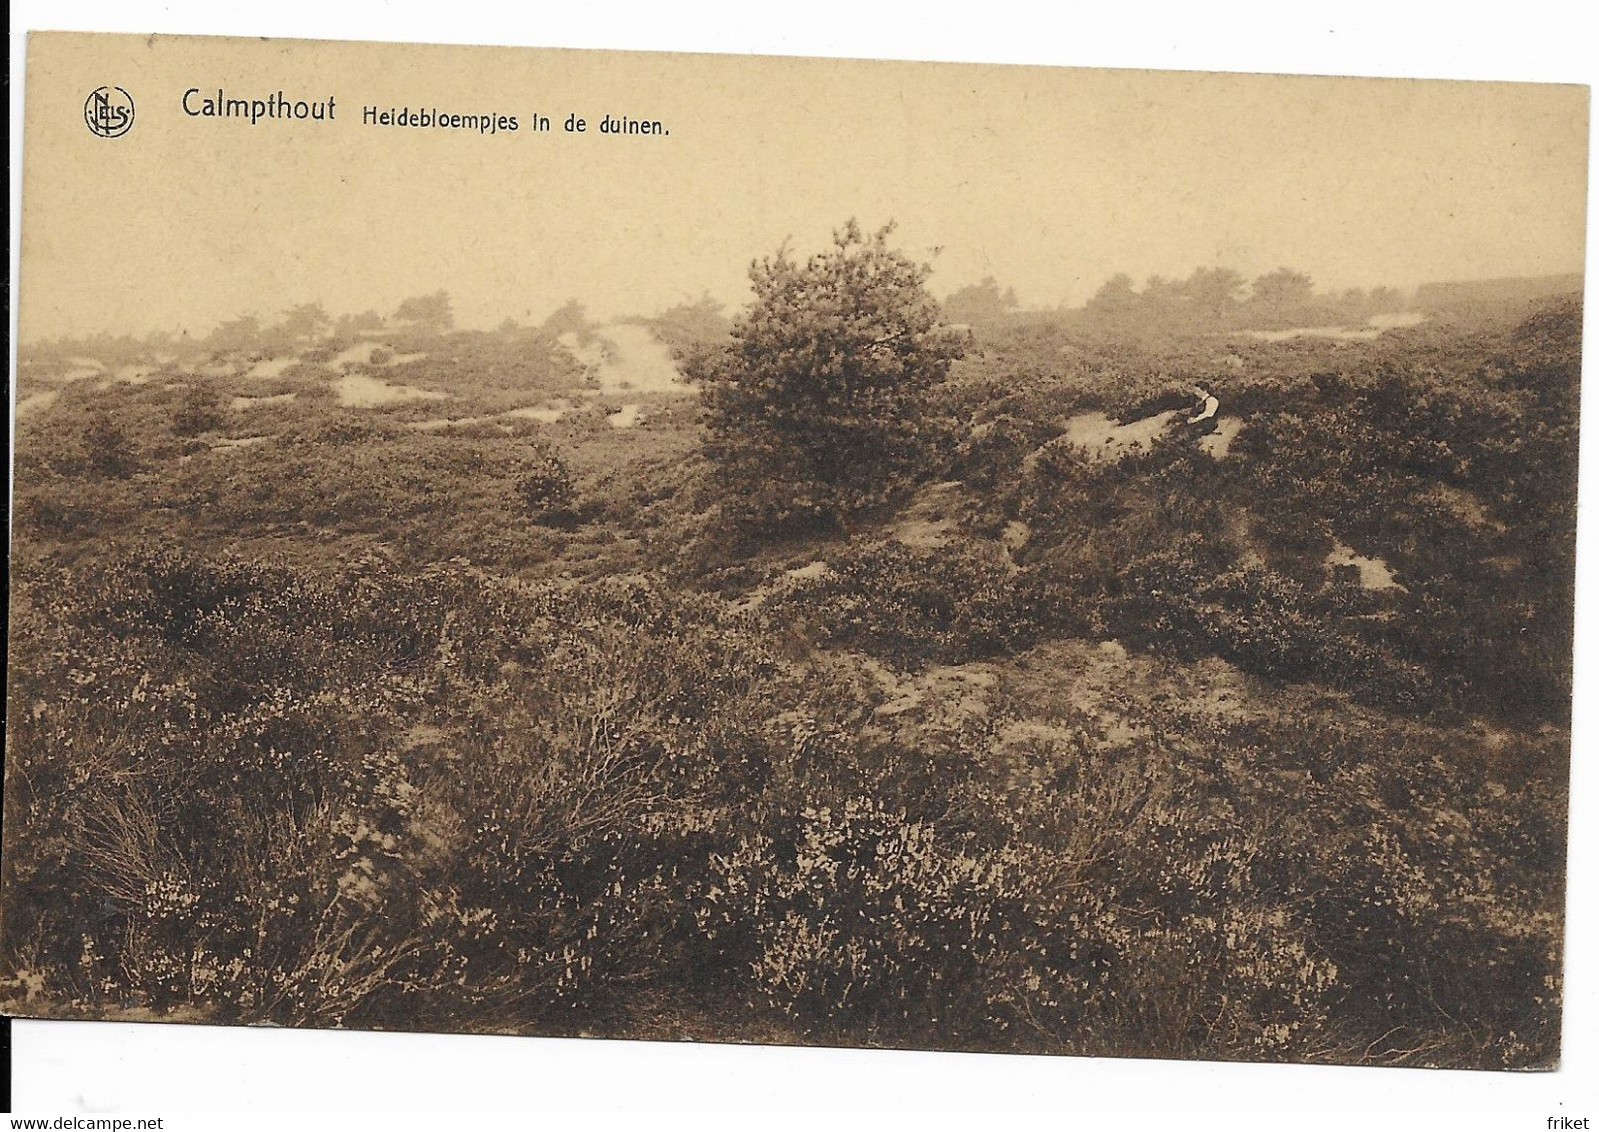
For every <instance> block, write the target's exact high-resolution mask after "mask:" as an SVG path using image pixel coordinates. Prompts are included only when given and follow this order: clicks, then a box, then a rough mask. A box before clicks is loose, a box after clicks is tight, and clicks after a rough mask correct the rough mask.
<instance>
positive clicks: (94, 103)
mask: <svg viewBox="0 0 1599 1132" xmlns="http://www.w3.org/2000/svg"><path fill="white" fill-rule="evenodd" d="M83 120H84V122H85V123H86V124H87V125H88V127H89V131H90V132H91V133H94V134H97V135H99V136H100V137H102V138H120V137H121V136H122V135H123V134H125V133H127V132H128V131H129V130H131V129H133V95H131V94H129V93H128V92H127V91H125V90H123V89H122V88H121V87H119V86H103V87H100V88H98V89H97V90H94V91H91V92H90V94H89V99H88V101H87V102H85V103H84V104H83Z"/></svg>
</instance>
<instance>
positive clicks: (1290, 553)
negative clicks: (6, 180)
mask: <svg viewBox="0 0 1599 1132" xmlns="http://www.w3.org/2000/svg"><path fill="white" fill-rule="evenodd" d="M1588 109H1589V108H1588V90H1587V88H1585V87H1579V86H1562V85H1555V84H1525V83H1524V84H1511V83H1489V82H1453V81H1437V80H1433V81H1400V80H1377V79H1340V78H1310V77H1282V76H1276V77H1274V76H1262V75H1221V74H1199V73H1178V72H1170V73H1162V72H1153V71H1110V70H1064V69H1051V68H1040V67H1021V66H999V65H955V64H930V63H903V62H882V61H877V62H870V61H843V60H817V59H796V58H776V57H761V58H754V57H736V56H710V55H705V56H695V55H675V54H639V53H635V54H627V53H610V52H583V51H557V50H533V49H510V48H475V47H470V48H469V47H444V46H429V47H423V46H408V45H398V44H359V43H332V42H315V41H293V40H244V39H221V38H217V39H207V38H185V37H167V36H155V37H146V36H137V37H135V36H119V35H87V34H72V33H36V34H34V35H32V36H31V37H30V39H29V43H28V61H27V94H26V135H25V141H24V147H25V148H24V175H23V215H22V231H21V244H22V250H21V290H20V294H19V296H18V305H19V324H20V325H19V335H18V345H17V361H16V365H15V369H14V379H13V380H14V390H13V413H14V417H13V420H14V430H15V433H14V435H15V440H14V446H15V473H14V499H13V508H12V513H11V521H12V527H11V530H12V555H13V557H12V563H13V567H12V568H13V574H12V588H11V597H10V601H11V607H10V617H11V632H10V637H9V645H8V647H9V658H8V659H9V674H8V677H7V688H6V696H7V704H6V717H7V724H8V725H7V729H6V732H7V733H6V751H5V786H6V789H5V826H4V845H3V873H0V1009H3V1010H4V1011H5V1012H7V1013H11V1014H15V1015H20V1016H24V1017H41V1018H94V1019H140V1020H157V1021H159V1020H166V1021H184V1022H205V1023H217V1024H234V1025H239V1024H271V1025H282V1026H301V1027H344V1028H352V1029H372V1030H396V1029H403V1030H418V1031H430V1032H450V1033H505V1034H542V1035H600V1036H610V1037H630V1038H669V1039H691V1040H702V1041H728V1042H758V1043H783V1044H827V1045H844V1046H860V1047H895V1048H908V1049H939V1050H980V1051H996V1052H1019V1053H1051V1054H1077V1055H1112V1056H1129V1057H1132V1056H1136V1057H1162V1058H1187V1059H1211V1060H1229V1061H1237V1060H1246V1061H1273V1062H1283V1061H1287V1062H1314V1063H1333V1064H1359V1065H1384V1066H1439V1067H1452V1068H1470V1069H1545V1068H1550V1067H1553V1066H1554V1065H1555V1064H1556V1063H1557V1062H1558V1059H1559V1056H1560V1034H1561V1004H1562V986H1563V984H1562V971H1563V962H1564V956H1563V934H1564V918H1563V909H1564V899H1565V875H1566V873H1565V861H1566V828H1567V778H1568V768H1569V764H1570V722H1571V708H1572V680H1571V669H1572V652H1573V621H1572V615H1573V587H1574V579H1575V571H1574V549H1575V530H1576V490H1577V438H1578V427H1577V426H1578V386H1579V371H1580V358H1581V326H1582V279H1583V270H1584V262H1583V248H1584V237H1585V230H1584V206H1585V199H1586V191H1587V190H1586V184H1587V181H1586V178H1587V161H1588V154H1587V137H1588Z"/></svg>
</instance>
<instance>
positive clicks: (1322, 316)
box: [944, 267, 1411, 331]
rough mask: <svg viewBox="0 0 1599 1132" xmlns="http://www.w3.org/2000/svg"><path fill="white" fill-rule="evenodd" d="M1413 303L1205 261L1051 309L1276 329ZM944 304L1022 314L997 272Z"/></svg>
mask: <svg viewBox="0 0 1599 1132" xmlns="http://www.w3.org/2000/svg"><path fill="white" fill-rule="evenodd" d="M1410 306H1411V304H1410V302H1409V300H1408V298H1407V296H1406V295H1405V294H1404V293H1403V292H1401V291H1399V290H1398V289H1397V288H1394V287H1373V288H1371V289H1370V290H1364V289H1361V288H1359V287H1353V288H1350V289H1348V290H1346V291H1343V292H1341V293H1337V294H1332V293H1323V292H1318V291H1317V290H1316V285H1315V281H1314V280H1312V278H1311V277H1310V276H1309V275H1307V274H1306V273H1304V272H1302V271H1296V270H1294V269H1292V268H1288V267H1279V268H1278V269H1277V270H1275V271H1270V272H1267V273H1266V274H1264V275H1261V276H1259V277H1257V278H1256V279H1254V280H1253V281H1250V280H1248V279H1246V278H1245V277H1244V275H1242V274H1241V273H1240V272H1237V271H1234V270H1233V269H1232V268H1228V267H1199V268H1195V269H1194V271H1193V273H1192V274H1191V275H1189V276H1188V277H1187V278H1186V279H1168V278H1166V277H1165V276H1161V275H1152V276H1150V277H1149V278H1148V279H1146V280H1145V281H1144V283H1143V286H1142V287H1140V286H1139V285H1138V284H1137V283H1135V282H1134V280H1133V277H1132V276H1130V275H1127V274H1125V273H1122V274H1118V275H1114V276H1112V277H1111V278H1110V279H1108V280H1106V281H1105V283H1104V284H1103V285H1102V286H1101V287H1100V288H1099V290H1098V291H1096V292H1095V293H1094V295H1093V297H1092V298H1090V299H1089V300H1088V302H1087V303H1086V304H1085V305H1084V306H1083V307H1082V308H1080V309H1075V310H1073V309H1063V310H1057V311H1052V312H1049V314H1050V317H1052V318H1064V319H1067V320H1069V321H1072V322H1074V323H1079V324H1082V325H1084V326H1086V327H1108V328H1115V329H1117V330H1118V331H1125V330H1134V331H1136V330H1138V329H1139V328H1140V327H1146V328H1148V329H1152V330H1153V329H1169V330H1176V331H1192V330H1195V329H1239V328H1244V327H1249V328H1254V329H1261V330H1272V329H1279V328H1285V327H1291V326H1347V325H1352V324H1359V323H1363V322H1365V321H1366V320H1367V319H1368V318H1370V317H1371V316H1372V315H1376V314H1392V313H1397V312H1400V311H1404V310H1407V309H1409V307H1410ZM944 310H945V312H946V313H947V314H948V316H949V318H950V319H951V321H954V322H964V323H971V324H977V323H983V322H991V321H993V320H994V319H997V318H1005V317H1008V316H1012V315H1018V314H1021V313H1022V312H1021V308H1020V304H1019V303H1018V302H1017V299H1016V294H1015V292H1014V291H1012V290H1009V289H1007V290H1005V291H1003V292H1002V291H1001V290H1000V286H999V284H998V283H997V282H996V281H995V280H994V279H993V278H992V277H990V278H987V279H984V280H983V281H982V282H980V283H976V284H973V285H971V286H967V287H963V288H961V289H960V290H958V291H956V292H955V293H954V294H952V295H950V296H949V298H948V299H946V300H945V302H944Z"/></svg>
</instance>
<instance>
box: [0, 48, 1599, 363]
mask: <svg viewBox="0 0 1599 1132" xmlns="http://www.w3.org/2000/svg"><path fill="white" fill-rule="evenodd" d="M28 84H29V86H28V105H27V110H26V113H27V129H28V133H27V136H26V139H25V156H24V170H25V173H24V188H23V251H22V255H23V259H22V279H21V305H20V320H21V335H22V337H23V338H25V339H27V338H35V337H41V336H54V335H57V334H62V333H69V334H80V333H92V332H94V331H98V330H112V331H133V332H136V333H142V332H145V331H148V330H152V329H158V328H165V329H173V330H182V329H187V330H189V331H191V332H194V333H204V332H205V331H207V330H209V329H210V328H211V327H212V326H214V325H215V324H216V323H217V322H219V321H221V320H223V319H226V318H230V317H233V316H235V315H238V314H241V313H247V312H253V313H256V314H258V315H260V316H261V317H263V318H266V319H272V318H275V317H277V315H278V314H279V313H280V312H281V311H282V310H284V309H285V308H286V307H288V306H290V305H293V304H295V303H300V302H305V301H310V300H320V301H322V302H323V303H324V304H325V305H326V306H327V308H328V309H329V311H330V312H332V313H335V314H337V313H340V312H343V311H359V310H364V309H367V308H375V309H377V310H379V311H383V312H387V311H389V310H392V309H393V308H394V306H396V305H397V304H398V303H399V301H400V300H402V299H403V298H405V297H407V296H409V295H415V294H420V293H425V292H431V291H435V290H438V289H440V288H443V289H444V290H447V291H449V292H450V294H451V296H452V297H453V299H454V305H455V310H456V314H457V321H458V323H459V324H461V325H465V326H492V325H494V324H496V323H498V322H499V321H500V320H501V319H503V318H506V317H514V318H518V319H521V320H523V321H538V320H541V319H542V318H543V317H544V316H545V315H546V314H548V313H549V312H550V311H551V310H553V309H554V308H555V307H557V306H559V305H560V304H561V303H562V302H564V301H566V300H567V299H570V298H576V299H578V300H579V301H581V302H583V303H585V304H586V305H588V306H589V307H590V309H591V310H593V311H595V312H596V313H598V314H601V315H615V314H627V313H639V314H648V313H653V312H655V311H657V310H659V309H661V308H662V307H664V306H666V305H669V304H670V303H672V302H674V301H677V300H679V299H682V298H686V297H693V296H696V295H698V294H699V293H700V292H702V291H708V292H710V293H711V294H712V295H714V296H715V297H717V298H719V299H722V300H724V301H726V302H728V303H729V305H730V306H735V305H737V304H740V303H742V302H743V301H744V300H745V298H746V297H747V287H746V272H747V268H748V265H749V261H750V260H751V259H752V258H754V257H757V256H762V255H766V254H769V253H771V252H772V251H774V250H775V249H776V248H777V247H778V245H779V244H780V243H782V242H783V241H784V240H785V239H788V240H789V241H790V244H791V246H792V247H793V248H794V249H795V250H796V251H797V252H799V253H802V254H803V253H806V252H809V251H811V250H818V249H820V248H822V247H824V246H825V245H826V242H827V240H828V235H829V233H830V231H831V230H832V229H833V228H834V227H836V226H838V225H839V224H841V223H842V222H843V221H844V220H846V219H848V218H850V217H852V216H853V217H856V218H858V219H859V220H860V221H861V223H862V224H863V225H866V226H871V227H875V226H877V225H879V224H881V223H883V222H885V221H887V220H889V219H893V220H895V221H896V222H897V223H898V226H899V227H898V232H897V235H896V237H895V243H896V244H897V246H899V247H900V248H901V249H903V250H904V251H906V252H907V253H909V254H911V255H913V256H915V257H917V258H920V259H932V260H933V262H934V265H935V274H934V277H933V282H932V286H933V290H934V291H935V292H936V293H938V294H940V295H942V294H946V293H948V292H949V291H951V290H953V289H954V288H956V287H958V286H961V285H962V284H965V283H969V282H975V281H977V280H978V279H980V278H982V277H983V276H987V275H992V276H994V277H995V278H996V279H998V280H999V281H1000V283H1001V284H1002V285H1005V286H1011V287H1014V288H1015V289H1016V291H1017V293H1018V295H1019V296H1020V297H1021V299H1022V301H1023V303H1024V304H1025V305H1029V306H1045V305H1055V304H1057V303H1061V302H1067V303H1073V304H1075V303H1080V302H1081V301H1083V300H1084V299H1085V298H1087V297H1088V295H1090V294H1091V293H1092V292H1093V291H1094V290H1095V289H1096V288H1097V287H1098V286H1099V285H1100V283H1102V282H1103V281H1104V280H1105V279H1106V278H1108V277H1109V276H1110V275H1112V274H1114V273H1116V272H1122V271H1124V272H1127V273H1128V274H1130V275H1132V276H1133V277H1134V278H1135V279H1138V280H1140V281H1142V280H1143V279H1144V278H1145V277H1146V276H1148V275H1151V274H1157V273H1158V274H1163V275H1168V276H1182V275H1187V274H1188V273H1189V272H1190V271H1192V270H1193V268H1194V267H1196V266H1200V265H1225V266H1231V267H1235V268H1237V269H1238V270H1240V271H1242V272H1244V273H1245V274H1246V275H1249V276H1253V275H1256V274H1259V273H1261V272H1263V271H1268V270H1271V269H1272V268H1275V267H1278V266H1283V265H1286V266H1291V267H1295V268H1298V269H1300V270H1304V271H1307V272H1309V273H1310V274H1311V276H1312V277H1313V278H1314V279H1315V280H1316V283H1317V285H1318V287H1319V288H1321V289H1324V290H1338V289H1342V288H1345V287H1349V286H1370V285H1374V284H1379V283H1386V284H1392V285H1396V286H1401V287H1409V286H1414V285H1415V284H1417V283H1420V282H1426V281H1430V280H1442V279H1470V278H1489V277H1497V276H1511V275H1538V274H1548V273H1555V272H1578V271H1581V270H1582V267H1583V263H1582V248H1583V206H1584V200H1585V196H1586V184H1585V179H1584V178H1585V167H1586V139H1587V123H1586V114H1587V100H1586V94H1585V92H1584V91H1583V90H1582V88H1579V87H1574V86H1551V85H1512V84H1491V83H1480V82H1448V81H1410V80H1381V79H1328V78H1296V77H1261V76H1233V75H1201V74H1193V73H1187V74H1183V73H1159V72H1149V71H1073V70H1061V69H1047V68H1037V67H1006V66H997V65H951V64H916V63H894V62H845V61H837V60H788V59H775V58H769V57H768V58H759V59H740V58H734V57H726V56H688V55H643V54H634V55H612V54H604V53H598V52H573V51H558V52H557V51H545V52H539V51H531V50H527V49H503V48H462V47H453V48H443V47H426V48H419V47H407V46H402V45H389V44H383V45H379V44H369V45H352V44H316V43H310V42H304V41H289V40H276V41H258V40H220V39H209V40H180V39H172V38H157V39H154V40H148V41H147V40H146V39H144V38H139V37H65V36H62V37H55V38H50V37H47V36H43V35H36V36H35V37H34V38H33V40H32V41H31V44H30V62H29V72H28ZM101 84H113V85H117V86H121V87H123V88H125V89H127V90H128V91H129V92H130V93H131V94H132V95H133V97H134V99H135V102H136V106H137V116H136V119H135V123H134V126H133V128H132V129H131V130H130V131H129V132H128V133H127V134H126V135H124V136H122V137H119V138H113V139H107V138H101V137H97V136H95V135H94V134H93V133H91V132H90V131H89V130H88V128H87V127H86V126H85V123H84V120H83V103H84V100H85V98H86V96H87V94H88V92H89V91H91V90H93V89H94V88H95V87H97V86H99V85H101ZM219 86H220V87H222V88H224V89H226V91H227V92H228V95H229V96H230V97H235V96H236V97H243V98H259V97H264V96H267V95H270V94H274V93H276V92H277V91H278V90H283V91H284V92H285V93H286V95H287V97H288V98H289V99H291V100H293V99H307V100H311V101H317V100H322V99H325V98H327V97H329V96H332V97H333V98H334V100H335V103H336V118H335V120H334V121H333V122H332V123H313V122H286V121H262V122H260V123H259V124H257V125H255V126H251V125H249V124H248V123H247V122H243V121H238V120H230V119H215V118H205V117H190V116H188V115H186V114H185V113H184V112H183V108H182V99H183V94H184V91H185V90H186V89H189V88H199V89H200V90H201V91H202V95H201V96H195V97H194V98H192V99H191V105H195V104H196V102H197V100H198V98H200V97H203V96H204V95H209V94H211V93H212V92H214V91H215V90H216V89H217V88H218V87H219ZM366 105H373V106H377V107H380V108H383V109H388V108H390V107H401V106H410V107H412V108H415V107H417V106H419V105H426V106H437V107H442V108H444V109H445V110H448V111H454V112H461V113H472V112H483V111H488V112H494V113H503V114H514V115H516V116H517V117H518V118H519V119H520V120H521V122H522V129H520V130H518V131H517V132H516V133H514V134H508V135H500V136H481V135H479V134H476V133H468V132H464V131H449V130H439V129H425V130H424V129H414V128H402V127H379V126H368V125H364V124H363V123H362V115H361V111H362V108H363V107H364V106H366ZM573 112H575V113H577V114H579V115H581V116H583V117H585V118H586V119H588V121H589V132H588V133H587V134H586V135H584V136H581V137H578V136H574V135H570V134H567V133H565V132H564V131H563V130H562V128H561V127H562V123H563V121H564V120H565V118H566V117H567V115H568V114H569V113H573ZM607 112H609V113H611V114H613V115H618V114H626V115H629V116H632V117H638V118H650V119H659V120H661V121H662V122H663V123H664V124H665V126H666V127H667V128H668V129H669V130H670V131H671V132H670V136H668V137H661V138H639V137H633V138H614V137H602V136H600V135H598V134H597V133H595V132H594V131H595V129H596V127H597V125H598V122H599V119H600V118H601V117H602V115H604V114H605V113H607ZM534 113H539V114H543V115H545V116H547V117H548V118H550V119H551V120H552V124H553V125H554V127H555V128H554V131H553V132H551V133H548V134H537V133H533V132H531V131H530V130H529V129H528V124H529V118H530V117H531V115H533V114H534ZM934 249H939V250H938V251H937V252H936V255H935V252H934Z"/></svg>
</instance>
